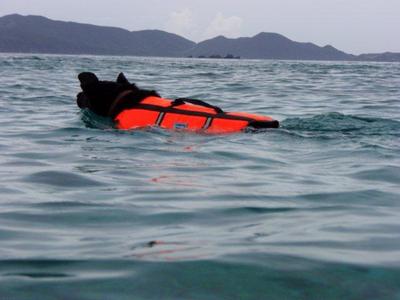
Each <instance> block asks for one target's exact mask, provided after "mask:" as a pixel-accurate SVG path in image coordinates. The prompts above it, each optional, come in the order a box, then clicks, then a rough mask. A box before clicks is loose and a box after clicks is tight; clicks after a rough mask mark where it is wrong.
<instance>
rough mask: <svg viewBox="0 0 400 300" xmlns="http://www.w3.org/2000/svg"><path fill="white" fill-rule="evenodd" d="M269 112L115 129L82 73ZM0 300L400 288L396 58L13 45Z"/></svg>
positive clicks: (262, 295)
mask: <svg viewBox="0 0 400 300" xmlns="http://www.w3.org/2000/svg"><path fill="white" fill-rule="evenodd" d="M82 71H92V72H96V74H98V76H99V77H100V78H101V79H107V80H114V79H115V78H116V77H117V75H118V73H119V72H121V71H122V72H124V73H125V75H126V76H127V77H128V78H129V79H130V80H131V81H133V82H136V83H137V84H138V85H139V86H140V87H143V88H151V89H156V90H158V91H159V92H160V94H161V95H163V96H164V97H167V98H177V97H194V98H199V99H203V100H206V101H209V102H211V103H212V104H215V105H218V106H220V107H222V108H224V109H225V110H227V111H248V112H253V113H259V114H266V115H270V116H272V117H274V118H276V119H278V120H279V121H280V122H281V128H280V129H271V130H264V131H260V132H257V133H239V134H230V135H205V134H191V133H185V132H172V131H164V130H161V129H158V128H148V129H145V130H137V131H118V130H116V129H114V128H113V127H112V124H111V123H110V122H109V120H106V119H102V118H99V117H97V116H95V115H93V114H91V113H88V112H80V111H79V109H78V107H77V106H76V104H75V96H76V94H77V93H78V92H79V89H80V88H79V82H78V80H77V75H78V73H79V72H82ZM0 126H1V129H0V299H1V300H3V299H4V300H37V299H40V300H53V299H57V300H60V299H61V300H86V299H101V300H103V299H105V300H108V299H110V300H119V299H127V300H128V299H129V300H131V299H162V300H164V299H167V300H168V299H213V300H214V299H215V300H220V299H241V300H247V299H257V300H260V299H261V300H262V299H277V300H282V299H307V300H308V299H325V300H327V299H379V300H382V299H391V300H392V299H400V64H399V63H363V62H310V61H260V60H206V59H205V60H200V59H166V58H135V57H101V56H51V55H18V54H0Z"/></svg>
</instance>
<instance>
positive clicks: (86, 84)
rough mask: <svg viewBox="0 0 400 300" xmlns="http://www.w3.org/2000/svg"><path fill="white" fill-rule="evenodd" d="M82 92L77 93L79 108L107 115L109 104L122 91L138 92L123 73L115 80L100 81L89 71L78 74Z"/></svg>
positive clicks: (110, 104)
mask: <svg viewBox="0 0 400 300" xmlns="http://www.w3.org/2000/svg"><path fill="white" fill-rule="evenodd" d="M78 78H79V81H80V83H81V88H82V92H80V93H79V94H78V95H77V99H76V100H77V101H76V102H77V104H78V106H79V107H80V108H88V109H90V110H91V111H93V112H94V113H96V114H98V115H100V116H104V117H108V116H109V111H110V108H111V106H112V105H113V103H114V101H115V100H116V99H117V97H118V96H119V95H120V94H121V93H122V92H124V91H129V90H130V91H133V92H138V91H139V89H138V88H137V86H136V85H135V84H132V83H130V82H129V81H128V80H127V79H126V77H125V75H124V74H123V73H120V74H119V76H118V78H117V80H116V81H115V82H113V81H100V80H99V79H98V78H97V76H96V75H95V74H93V73H90V72H84V73H81V74H79V76H78Z"/></svg>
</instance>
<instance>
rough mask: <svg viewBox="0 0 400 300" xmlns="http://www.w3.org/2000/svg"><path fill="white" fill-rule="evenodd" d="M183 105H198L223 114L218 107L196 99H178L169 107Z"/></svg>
mask: <svg viewBox="0 0 400 300" xmlns="http://www.w3.org/2000/svg"><path fill="white" fill-rule="evenodd" d="M185 103H190V104H194V105H198V106H203V107H207V108H212V109H213V110H214V111H215V112H216V113H217V114H223V113H225V112H224V111H223V110H222V109H221V108H220V107H218V106H214V105H211V104H209V103H207V102H204V101H202V100H197V99H190V98H178V99H176V100H174V101H173V102H172V103H171V107H175V106H179V105H183V104H185Z"/></svg>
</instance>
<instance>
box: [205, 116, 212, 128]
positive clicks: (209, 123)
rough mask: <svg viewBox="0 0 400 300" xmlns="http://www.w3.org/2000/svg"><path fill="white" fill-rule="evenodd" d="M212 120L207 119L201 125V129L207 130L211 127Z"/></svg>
mask: <svg viewBox="0 0 400 300" xmlns="http://www.w3.org/2000/svg"><path fill="white" fill-rule="evenodd" d="M212 120H213V118H210V117H208V118H207V120H206V122H205V123H204V125H203V129H208V128H209V127H210V126H211V122H212Z"/></svg>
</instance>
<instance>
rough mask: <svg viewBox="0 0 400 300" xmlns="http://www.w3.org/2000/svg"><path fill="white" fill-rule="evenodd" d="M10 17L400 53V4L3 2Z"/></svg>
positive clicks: (367, 0)
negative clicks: (267, 36) (267, 35)
mask: <svg viewBox="0 0 400 300" xmlns="http://www.w3.org/2000/svg"><path fill="white" fill-rule="evenodd" d="M10 13H19V14H23V15H26V14H35V15H43V16H46V17H49V18H51V19H57V20H66V21H77V22H84V23H91V24H97V25H110V26H117V27H122V28H126V29H129V30H140V29H162V30H167V31H169V32H174V33H177V34H180V35H182V36H184V37H186V38H189V39H191V40H194V41H196V42H198V41H201V40H204V39H207V38H211V37H215V36H217V35H221V34H222V35H225V36H227V37H239V36H253V35H255V34H257V33H259V32H261V31H266V32H277V33H281V34H283V35H285V36H287V37H288V38H290V39H292V40H296V41H300V42H313V43H316V44H318V45H320V46H324V45H327V44H331V45H333V46H334V47H336V48H339V49H340V50H343V51H346V52H350V53H354V54H359V53H366V52H383V51H394V52H400V0H244V1H243V0H241V1H238V0H236V1H235V0H144V1H137V0H112V1H103V0H0V16H2V15H6V14H10Z"/></svg>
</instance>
